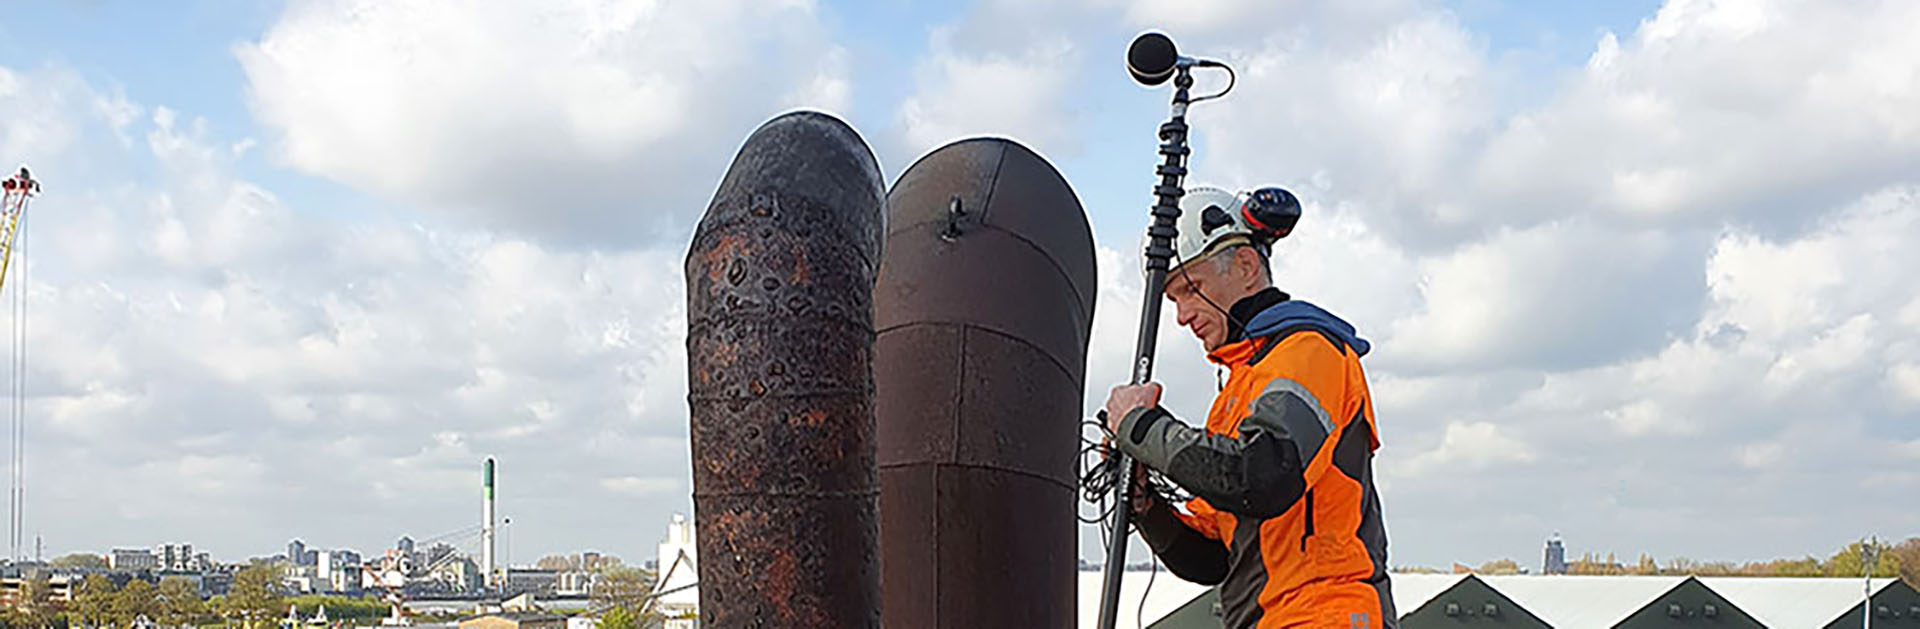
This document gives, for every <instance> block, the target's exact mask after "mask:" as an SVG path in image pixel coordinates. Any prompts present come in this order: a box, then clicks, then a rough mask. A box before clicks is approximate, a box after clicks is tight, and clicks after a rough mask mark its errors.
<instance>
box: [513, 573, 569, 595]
mask: <svg viewBox="0 0 1920 629" xmlns="http://www.w3.org/2000/svg"><path fill="white" fill-rule="evenodd" d="M559 585H560V571H558V570H527V569H524V568H507V584H506V590H505V591H506V593H507V594H527V593H532V594H552V593H553V592H554V589H555V588H556V587H558V586H559Z"/></svg>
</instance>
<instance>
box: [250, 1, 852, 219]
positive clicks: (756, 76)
mask: <svg viewBox="0 0 1920 629" xmlns="http://www.w3.org/2000/svg"><path fill="white" fill-rule="evenodd" d="M236 54H237V55H238V57H239V59H240V63H241V66H242V67H243V68H244V70H245V72H246V76H247V80H248V82H249V91H248V92H249V96H250V103H251V104H252V107H253V111H254V113H255V116H256V117H257V118H258V119H259V120H260V121H261V122H262V123H264V124H265V125H266V126H268V127H269V128H271V129H273V130H274V131H275V135H276V136H277V138H275V140H276V143H275V144H274V146H275V147H276V148H277V149H278V150H279V152H280V154H281V155H282V156H283V157H284V159H285V160H286V161H287V163H289V164H291V165H293V166H294V167H296V168H299V169H301V170H304V171H306V172H310V173H314V174H317V175H320V176H324V177H328V178H331V179H334V180H338V181H341V182H344V183H346V184H349V185H352V186H354V187H357V188H360V189H362V190H366V191H369V192H372V193H374V194H378V195H382V196H386V197H390V198H395V199H399V200H403V201H407V202H411V203H418V204H422V205H424V206H427V207H429V208H433V209H438V210H442V211H444V212H447V213H451V214H455V215H460V216H467V217H470V218H471V220H470V221H468V224H477V225H483V226H489V227H500V228H505V229H511V230H514V231H516V232H519V233H525V234H530V235H533V236H537V237H541V238H550V239H557V240H560V241H563V242H588V243H598V244H606V243H630V242H634V241H636V240H644V239H649V238H662V237H678V236H680V235H681V234H682V229H683V228H685V227H686V226H688V225H690V224H691V220H692V219H693V218H695V217H696V215H697V213H698V210H699V208H700V207H701V206H702V205H701V203H702V201H704V199H705V197H706V195H707V194H710V193H711V185H715V184H717V182H718V175H717V173H719V172H720V171H721V170H723V169H724V166H725V163H726V160H727V159H728V158H729V157H730V156H731V154H732V150H733V149H734V148H736V147H737V146H738V142H739V141H740V140H741V139H743V138H744V137H745V131H746V130H748V129H751V128H752V126H753V125H754V124H757V123H758V122H759V121H762V120H764V119H766V118H768V117H771V116H772V115H773V114H775V113H777V112H778V111H779V110H780V109H782V108H787V107H793V106H808V107H816V108H824V109H828V110H837V109H841V108H844V107H846V106H847V104H848V100H847V99H848V96H849V93H850V90H851V88H850V86H849V81H848V79H847V78H846V76H845V72H846V70H845V66H846V60H845V55H844V53H843V52H841V51H840V50H839V49H838V47H836V46H835V45H834V44H832V43H831V42H829V41H827V39H826V36H825V33H824V30H823V29H822V27H821V25H820V24H819V16H818V15H817V11H816V8H815V7H814V6H813V3H812V2H809V1H806V0H793V1H782V2H749V1H745V0H720V1H704V2H693V1H684V0H676V1H671V2H632V1H610V0H567V1H564V2H508V3H493V4H489V5H487V6H486V7H485V8H481V7H478V6H473V5H469V4H467V3H461V2H451V1H447V0H409V1H406V2H384V1H383V2H373V1H367V0H322V1H314V2H302V3H294V4H293V5H292V6H291V7H290V8H289V9H288V10H287V11H286V12H285V14H283V15H282V16H281V17H280V19H279V21H278V22H277V23H275V24H274V25H273V26H272V27H271V28H269V29H268V30H267V32H266V33H265V34H264V35H263V36H262V37H261V38H260V39H259V40H258V41H256V42H249V43H246V44H244V45H241V46H239V47H238V48H237V50H236ZM693 182H707V183H706V184H705V185H693Z"/></svg>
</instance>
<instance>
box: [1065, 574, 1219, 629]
mask: <svg viewBox="0 0 1920 629" xmlns="http://www.w3.org/2000/svg"><path fill="white" fill-rule="evenodd" d="M1149 574H1150V573H1148V572H1147V571H1142V570H1131V571H1128V572H1127V573H1126V574H1125V575H1123V576H1122V578H1121V579H1120V618H1119V619H1118V620H1119V622H1116V623H1114V626H1115V627H1116V629H1145V628H1146V626H1147V625H1152V624H1153V623H1154V622H1155V621H1158V620H1160V619H1161V618H1165V617H1166V616H1167V614H1171V613H1173V611H1174V610H1177V609H1180V606H1182V605H1185V604H1187V603H1189V602H1192V601H1193V599H1195V598H1199V597H1200V595H1202V594H1205V593H1207V590H1208V589H1209V588H1208V586H1205V585H1200V584H1198V583H1192V582H1189V581H1185V580H1182V579H1181V578H1180V577H1176V576H1173V573H1171V572H1168V571H1167V569H1166V568H1161V569H1160V571H1159V573H1158V574H1153V575H1152V583H1151V585H1152V587H1151V588H1149V587H1148V585H1149V583H1148V575H1149ZM1079 575H1080V584H1079V587H1080V592H1079V595H1080V629H1095V628H1096V627H1098V626H1099V625H1100V586H1101V585H1102V579H1103V578H1104V576H1105V574H1104V573H1102V572H1098V571H1093V572H1088V571H1081V572H1080V573H1079ZM1143 597H1144V598H1145V599H1146V608H1145V612H1144V613H1142V610H1141V607H1140V601H1141V599H1142V598H1143ZM1142 622H1144V623H1145V624H1141V623H1142Z"/></svg>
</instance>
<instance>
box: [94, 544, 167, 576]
mask: <svg viewBox="0 0 1920 629" xmlns="http://www.w3.org/2000/svg"><path fill="white" fill-rule="evenodd" d="M107 567H109V568H112V569H114V570H120V571H126V572H133V571H139V570H153V569H156V568H159V567H160V558H158V557H155V556H153V551H151V550H147V549H145V548H115V549H113V553H112V554H110V555H107Z"/></svg>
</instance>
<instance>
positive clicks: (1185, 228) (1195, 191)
mask: <svg viewBox="0 0 1920 629" xmlns="http://www.w3.org/2000/svg"><path fill="white" fill-rule="evenodd" d="M1241 196H1242V195H1236V194H1234V193H1232V192H1228V191H1226V190H1222V189H1220V188H1214V187H1207V186H1202V187H1196V188H1190V189H1188V190H1187V194H1186V196H1183V197H1181V198H1180V218H1179V219H1177V220H1176V221H1175V222H1174V226H1175V227H1176V228H1177V229H1179V230H1180V233H1179V234H1178V235H1176V236H1174V238H1173V259H1172V260H1170V261H1168V262H1169V263H1168V265H1167V270H1168V271H1169V272H1172V271H1177V270H1179V269H1180V267H1181V266H1182V265H1184V264H1187V263H1189V262H1192V261H1194V260H1199V259H1202V258H1206V257H1207V256H1210V255H1213V254H1215V253H1219V252H1221V251H1224V250H1226V249H1227V248H1229V247H1233V246H1235V245H1250V246H1254V247H1256V248H1259V249H1261V254H1262V255H1263V256H1264V255H1265V254H1266V247H1265V246H1264V245H1262V244H1261V243H1260V242H1259V241H1258V240H1256V238H1255V235H1254V230H1253V228H1252V227H1251V226H1249V225H1247V224H1246V220H1245V219H1244V218H1242V216H1241V214H1242V213H1241V212H1240V205H1241V204H1242V203H1244V202H1245V199H1243V198H1241ZM1147 244H1148V241H1146V240H1142V241H1141V250H1142V251H1145V250H1146V246H1147ZM1140 268H1141V273H1143V274H1144V273H1145V272H1146V266H1145V262H1144V261H1143V262H1142V265H1141V267H1140Z"/></svg>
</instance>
